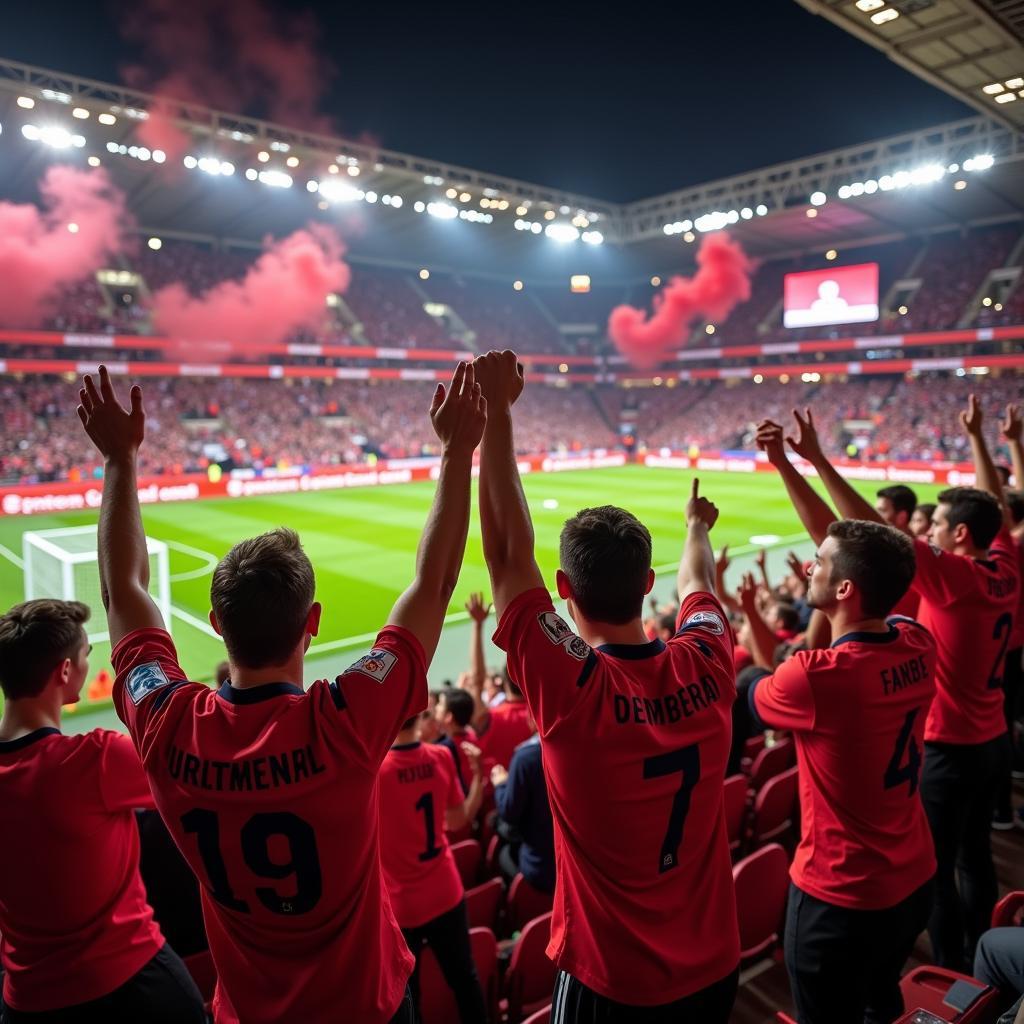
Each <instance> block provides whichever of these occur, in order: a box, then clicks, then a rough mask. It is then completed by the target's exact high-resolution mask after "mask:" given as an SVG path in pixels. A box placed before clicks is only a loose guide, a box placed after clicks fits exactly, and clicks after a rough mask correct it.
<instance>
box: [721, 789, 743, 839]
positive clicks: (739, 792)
mask: <svg viewBox="0 0 1024 1024" xmlns="http://www.w3.org/2000/svg"><path fill="white" fill-rule="evenodd" d="M723 792H724V795H725V825H726V828H727V830H728V832H729V849H730V850H738V849H739V848H740V843H741V841H742V839H743V826H744V824H745V823H746V817H747V780H746V779H745V778H744V777H743V776H742V775H730V776H729V778H727V779H726V780H725V788H724V790H723Z"/></svg>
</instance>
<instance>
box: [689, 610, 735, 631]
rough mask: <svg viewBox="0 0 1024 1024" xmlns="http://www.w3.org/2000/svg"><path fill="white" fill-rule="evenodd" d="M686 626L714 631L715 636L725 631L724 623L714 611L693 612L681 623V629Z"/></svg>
mask: <svg viewBox="0 0 1024 1024" xmlns="http://www.w3.org/2000/svg"><path fill="white" fill-rule="evenodd" d="M687 626H696V627H697V628H698V629H706V630H707V631H708V632H709V633H714V634H715V636H721V635H722V634H723V633H724V632H725V623H724V622H722V617H721V616H720V615H718V614H717V613H716V612H694V613H693V614H692V615H691V616H690V617H689V618H688V619H687V620H686V621H685V622H684V623H683V629H686V627H687Z"/></svg>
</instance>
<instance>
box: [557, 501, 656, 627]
mask: <svg viewBox="0 0 1024 1024" xmlns="http://www.w3.org/2000/svg"><path fill="white" fill-rule="evenodd" d="M558 555H559V560H560V562H561V567H562V572H564V573H565V575H566V577H567V578H568V580H569V585H570V586H571V587H572V592H573V597H574V598H575V600H576V604H577V605H578V606H579V608H580V611H582V612H583V614H584V615H585V616H586V617H587V618H588V619H590V620H592V621H594V622H610V623H614V624H616V625H622V624H624V623H627V622H630V621H631V620H632V619H635V618H637V617H638V616H639V615H640V613H641V611H642V610H643V604H644V595H645V594H646V593H647V580H648V578H649V576H650V572H651V535H650V533H649V532H648V530H647V527H646V526H644V524H643V523H641V522H640V520H639V519H637V517H636V516H635V515H633V513H632V512H627V511H626V510H625V509H623V508H616V506H614V505H602V506H600V507H599V508H585V509H583V510H582V511H580V512H578V513H577V514H576V515H575V516H573V517H572V519H569V520H567V521H566V524H565V526H564V527H562V536H561V539H560V542H559V551H558Z"/></svg>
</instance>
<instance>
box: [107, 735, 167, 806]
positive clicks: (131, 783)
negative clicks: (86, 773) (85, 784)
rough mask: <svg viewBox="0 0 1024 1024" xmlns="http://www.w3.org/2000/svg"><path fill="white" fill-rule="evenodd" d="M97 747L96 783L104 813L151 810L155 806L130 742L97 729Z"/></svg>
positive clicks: (135, 752)
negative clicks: (97, 771)
mask: <svg viewBox="0 0 1024 1024" xmlns="http://www.w3.org/2000/svg"><path fill="white" fill-rule="evenodd" d="M96 740H97V742H98V743H99V744H100V762H99V773H98V779H97V781H98V783H99V788H100V797H101V799H102V801H103V806H104V807H106V809H107V810H108V811H131V810H135V809H136V808H141V809H145V810H153V809H154V808H155V807H156V804H155V803H154V801H153V794H152V793H151V792H150V789H149V782H148V781H147V779H146V773H145V772H144V771H143V769H142V762H141V761H140V760H139V755H138V752H137V751H136V750H135V747H134V746H133V744H132V741H131V740H130V739H129V738H128V737H127V736H123V735H122V734H121V733H119V732H113V731H112V730H109V729H97V730H96Z"/></svg>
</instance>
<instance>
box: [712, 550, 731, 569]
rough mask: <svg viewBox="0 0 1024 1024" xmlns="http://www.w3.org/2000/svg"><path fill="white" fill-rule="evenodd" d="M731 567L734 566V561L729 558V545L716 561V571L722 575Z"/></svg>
mask: <svg viewBox="0 0 1024 1024" xmlns="http://www.w3.org/2000/svg"><path fill="white" fill-rule="evenodd" d="M730 565H732V559H731V558H730V557H729V545H728V544H726V545H725V546H724V547H723V548H722V550H721V551H720V552H719V553H718V557H717V558H716V559H715V571H716V572H717V573H719V575H721V574H723V573H724V572H725V570H726V569H728V568H729V566H730Z"/></svg>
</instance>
